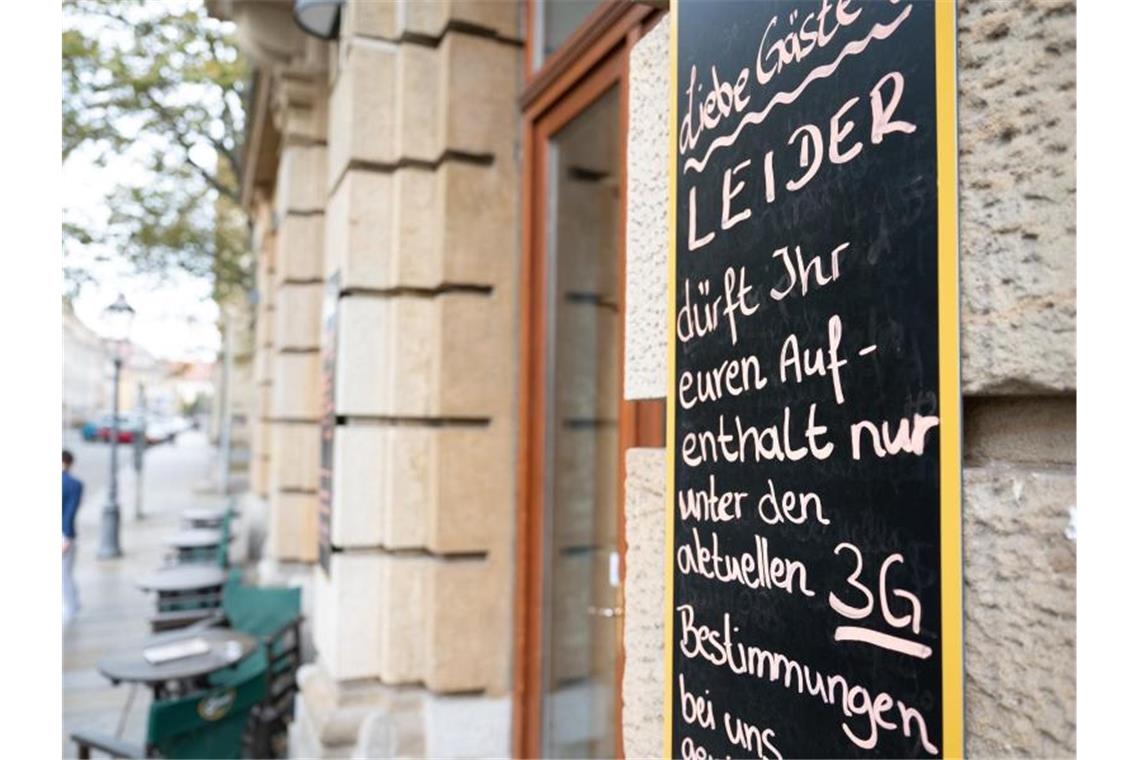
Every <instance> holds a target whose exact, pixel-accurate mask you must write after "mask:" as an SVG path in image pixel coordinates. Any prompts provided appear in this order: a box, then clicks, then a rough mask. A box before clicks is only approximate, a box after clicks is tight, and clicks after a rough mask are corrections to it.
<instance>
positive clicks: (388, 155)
mask: <svg viewBox="0 0 1140 760" xmlns="http://www.w3.org/2000/svg"><path fill="white" fill-rule="evenodd" d="M398 48H399V46H398V45H396V44H395V43H392V42H385V41H382V40H371V39H365V38H361V37H355V38H352V39H350V40H348V41H346V42H345V43H343V50H342V57H341V66H340V71H339V74H338V76H337V80H336V84H335V85H334V86H333V89H332V95H331V96H330V99H329V159H328V174H327V177H328V187H330V188H331V187H335V186H336V183H337V181H338V180H339V179H340V177H341V175H342V174H343V173H344V171H345V169H346V168H347V167H348V164H349V162H350V161H364V162H372V163H381V164H392V163H394V162H395V160H396V151H395V146H396V109H395V92H396V91H395V87H396V53H397V50H398Z"/></svg>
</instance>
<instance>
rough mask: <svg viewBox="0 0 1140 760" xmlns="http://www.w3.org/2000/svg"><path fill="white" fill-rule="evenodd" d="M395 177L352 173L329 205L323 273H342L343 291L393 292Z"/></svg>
mask: <svg viewBox="0 0 1140 760" xmlns="http://www.w3.org/2000/svg"><path fill="white" fill-rule="evenodd" d="M392 185H393V176H392V175H391V174H389V173H386V172H376V171H367V170H351V171H349V172H348V173H347V174H345V175H344V178H343V179H342V180H341V182H340V185H339V186H338V187H337V188H336V190H335V192H334V193H333V195H332V197H331V198H330V199H329V207H328V215H327V219H326V221H325V271H326V274H328V275H330V276H331V275H332V274H333V273H335V272H337V271H339V272H340V275H341V279H340V284H341V287H342V288H388V287H391V285H392V282H391V271H392V250H393V248H394V247H395V234H394V229H393V214H392V206H393V203H394V201H395V195H394V193H393V187H392Z"/></svg>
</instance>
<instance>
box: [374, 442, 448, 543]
mask: <svg viewBox="0 0 1140 760" xmlns="http://www.w3.org/2000/svg"><path fill="white" fill-rule="evenodd" d="M439 432H440V431H439V428H434V427H420V426H415V427H412V426H404V425H401V426H397V427H393V428H389V429H388V430H387V431H386V433H387V435H386V436H385V443H386V444H387V446H386V447H385V451H384V460H383V462H384V463H383V465H382V466H383V469H384V471H385V472H386V473H387V474H388V477H387V478H386V479H385V481H384V482H383V483H381V484H380V485H381V489H382V499H383V507H382V514H383V517H384V544H385V545H386V546H388V547H390V548H392V549H409V548H421V547H423V546H424V545H425V544H426V543H427V528H428V520H429V509H430V508H431V506H432V505H433V504H434V502H435V501H436V499H437V494H438V493H439V485H440V483H439V480H438V478H439V473H438V472H437V469H436V466H437V459H436V455H437V452H438V444H439Z"/></svg>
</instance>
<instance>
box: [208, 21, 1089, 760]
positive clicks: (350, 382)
mask: <svg viewBox="0 0 1140 760" xmlns="http://www.w3.org/2000/svg"><path fill="white" fill-rule="evenodd" d="M209 5H210V7H211V9H212V12H213V13H214V14H215V15H218V16H220V17H223V18H228V19H231V20H233V21H234V22H235V23H236V25H237V30H238V37H239V39H240V41H241V44H242V46H243V49H244V50H245V52H246V53H247V54H248V55H249V57H250V58H251V60H253V61H254V63H255V64H256V67H257V70H256V75H255V78H254V82H253V88H252V92H251V96H250V99H249V106H250V112H249V114H248V134H247V144H246V147H245V161H244V167H245V176H244V177H243V178H242V179H243V203H244V204H245V206H246V208H247V210H248V211H249V213H250V215H251V217H252V219H253V220H254V233H253V243H254V248H255V252H256V254H257V260H258V273H257V288H258V299H257V303H256V306H255V309H256V314H255V320H254V327H253V332H252V335H253V349H252V356H251V364H250V366H251V377H252V380H251V382H250V383H249V384H248V385H247V386H246V387H247V389H248V390H247V398H246V399H245V401H244V402H243V403H245V404H246V408H247V409H248V412H247V414H248V420H249V423H250V424H249V441H250V466H251V469H250V491H249V494H248V495H247V500H248V509H249V510H250V512H249V513H250V514H257V513H259V512H260V511H263V512H264V513H265V514H266V516H267V517H266V519H267V522H268V542H267V544H266V558H265V561H264V562H263V563H262V566H261V572H262V577H263V578H264V579H267V580H269V579H281V578H285V579H290V580H291V582H294V583H297V584H301V585H303V586H304V587H305V589H306V592H305V600H306V602H305V603H306V605H307V607H308V610H307V619H308V621H309V623H310V625H311V633H312V637H313V646H314V648H315V657H314V659H313V662H312V663H311V664H310V665H308V666H307V667H306V668H305V670H304V673H303V677H302V691H301V696H300V699H299V700H298V703H297V715H296V720H295V721H294V723H293V726H292V729H291V752H292V753H293V755H294V756H297V757H341V756H345V757H346V756H349V755H352V754H353V753H356V755H357V756H388V755H393V754H394V755H429V756H436V757H442V756H457V755H465V756H503V755H511V754H513V755H518V756H535V755H547V756H571V755H590V756H610V755H620V754H623V753H624V754H625V755H627V756H629V757H643V756H656V755H657V754H658V753H659V752H660V746H661V744H660V741H661V730H662V729H661V720H662V694H663V683H662V677H663V675H662V674H663V664H662V663H663V648H664V642H663V640H662V635H663V634H662V629H663V626H662V610H663V609H664V603H663V593H664V577H663V568H664V567H665V562H664V557H663V555H662V552H663V545H664V515H665V513H664V510H665V504H666V501H665V495H664V487H665V485H664V484H665V474H664V461H665V459H664V450H663V449H662V448H661V447H662V446H663V443H664V429H663V398H664V396H665V392H666V391H665V389H666V374H665V373H666V369H665V368H666V345H665V344H666V329H665V325H666V322H665V320H666V310H667V309H666V260H667V205H668V179H667V178H668V171H667V161H668V144H667V137H666V135H667V132H668V130H667V114H668V101H669V92H668V81H669V75H668V65H669V54H668V24H667V23H664V22H663V21H662V19H663V18H665V14H664V13H663V11H662V6H665V5H667V4H666V3H664V2H655V3H635V2H625V1H619V2H600V3H589V2H559V1H557V0H529V1H528V2H517V3H516V2H506V1H490V2H466V1H464V0H441V1H440V2H430V3H429V2H423V3H420V2H392V3H387V2H370V1H369V0H347V2H345V3H343V4H341V6H340V9H339V25H338V26H337V27H335V28H334V29H333V37H334V39H332V40H330V41H323V40H320V39H317V38H315V37H313V36H310V35H307V34H305V33H303V32H302V31H301V30H300V29H299V28H298V26H297V25H296V24H295V22H294V20H293V6H294V3H292V2H287V1H284V0H282V1H281V2H264V1H259V2H255V1H254V0H212V2H210V3H209ZM1074 14H1075V11H1074V9H1073V7H1072V5H1070V4H1065V3H1054V4H1051V5H1050V6H1049V7H1039V6H1037V5H1035V4H1032V3H1029V2H1018V3H1016V4H1014V3H1008V2H1005V1H1004V0H1000V1H999V0H975V1H974V2H961V3H960V4H959V20H958V42H959V52H958V58H959V67H960V68H959V97H960V100H959V115H960V117H959V118H960V127H959V130H960V136H959V144H960V156H959V158H960V164H961V169H960V172H961V190H960V199H961V200H960V217H961V268H962V323H963V336H962V345H963V355H962V387H963V393H964V397H963V405H964V431H965V462H964V467H965V476H964V495H965V504H964V515H965V517H964V519H965V525H964V541H965V557H966V560H965V588H966V598H965V617H966V637H965V639H966V643H965V647H966V653H965V654H966V657H965V661H966V670H967V685H966V690H967V691H966V712H967V715H966V731H967V747H968V748H969V749H970V751H971V752H973V753H976V754H979V755H993V754H1011V753H1017V754H1028V755H1035V756H1041V755H1049V756H1055V755H1066V754H1072V753H1074V752H1075V653H1074V638H1075V545H1074V543H1073V541H1072V540H1071V539H1070V538H1067V537H1066V527H1067V526H1068V524H1069V521H1070V519H1071V518H1070V514H1071V510H1072V509H1073V508H1074V505H1075V409H1076V395H1075V394H1076V370H1075V329H1074V325H1075V289H1074V286H1073V269H1074V245H1075V243H1074V237H1075V168H1074V157H1073V144H1074V129H1075V102H1074V87H1075V60H1074V49H1075V18H1074ZM322 346H323V347H324V351H325V355H324V356H323V357H322ZM240 387H241V385H240V384H238V383H236V382H235V383H234V385H233V388H234V389H235V393H237V392H238V389H239V388H240ZM1046 653H1047V654H1046Z"/></svg>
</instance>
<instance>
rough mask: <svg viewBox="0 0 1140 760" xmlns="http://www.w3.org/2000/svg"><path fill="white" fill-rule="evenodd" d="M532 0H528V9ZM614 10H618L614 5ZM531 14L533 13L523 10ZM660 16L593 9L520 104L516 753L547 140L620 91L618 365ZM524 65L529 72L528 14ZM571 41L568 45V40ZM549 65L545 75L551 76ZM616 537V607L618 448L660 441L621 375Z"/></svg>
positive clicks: (524, 695)
mask: <svg viewBox="0 0 1140 760" xmlns="http://www.w3.org/2000/svg"><path fill="white" fill-rule="evenodd" d="M530 6H531V3H530V2H528V10H529V9H530ZM615 8H616V9H617V11H620V13H618V12H616V11H615ZM529 15H530V16H531V17H533V14H529ZM659 18H660V14H659V13H656V12H655V11H654V10H653V9H652V8H650V7H648V6H645V5H635V4H630V3H625V2H621V3H615V4H613V5H603V6H601V7H599V8H598V9H596V11H595V12H594V13H593V14H591V16H590V17H589V18H588V19H587V21H586V23H584V24H583V27H582V28H580V29H579V30H578V31H577V32H575V34H574V35H572V36H571V38H570V40H568V42H567V44H566V45H564V46H563V48H561V49H560V50H559V51H558V52H557V53H556V54H554V55H552V56H551V58H550V59H549V60H548V61H547V62H546V64H545V65H544V66H543V68H542V69H541V70H540V71H538V72H537V73H535V74H533V75H528V86H527V88H526V90H525V91H524V93H523V96H522V98H521V99H520V105H521V106H522V107H523V109H524V112H523V171H522V175H523V203H522V213H523V218H522V221H523V224H522V229H523V241H522V242H523V257H522V277H521V282H520V301H521V307H520V316H521V319H520V337H521V346H520V385H519V387H520V393H519V455H518V482H517V496H518V498H517V504H518V508H517V523H516V555H515V556H516V561H515V568H516V572H515V577H516V590H515V669H514V670H515V673H514V694H513V703H514V704H513V708H514V709H513V726H512V744H513V751H514V754H515V756H516V757H538V756H539V755H540V753H541V736H542V734H541V731H542V670H543V668H542V666H543V662H542V636H543V628H542V622H543V621H542V618H543V614H542V613H543V598H542V595H543V584H544V577H543V570H544V568H543V564H542V560H543V552H544V540H543V533H544V528H545V525H544V514H543V511H544V510H543V485H544V479H545V461H544V459H545V457H544V455H545V435H546V429H545V427H546V424H545V423H546V409H545V406H546V398H545V385H544V382H545V373H546V350H547V347H546V337H547V325H546V315H545V310H546V305H547V304H546V284H547V272H546V258H547V250H546V232H547V229H546V216H547V202H548V198H547V194H546V190H547V184H546V183H547V168H548V167H547V163H546V162H547V151H546V145H547V143H548V141H549V139H550V137H551V136H553V135H554V134H556V133H557V132H558V131H559V130H560V129H562V128H563V127H564V126H565V125H566V124H568V123H569V122H570V121H571V120H572V119H574V118H575V117H577V116H578V115H579V114H581V113H582V112H583V111H584V110H585V109H586V108H588V107H589V106H590V105H591V104H592V103H594V102H595V101H596V100H597V99H598V98H599V97H601V96H602V95H603V94H605V93H606V92H607V91H609V90H610V88H612V87H615V86H616V87H617V88H618V92H619V99H620V104H619V127H618V129H619V133H620V134H619V135H618V140H619V145H620V155H621V160H620V161H619V180H618V182H619V198H620V204H621V208H620V210H619V216H618V218H619V223H618V252H617V255H618V280H619V281H618V303H619V316H620V319H619V321H618V336H617V339H618V341H619V372H621V373H622V374H623V375H624V366H625V364H624V362H625V350H624V345H625V334H624V333H625V218H626V204H625V189H626V176H625V174H626V169H625V165H626V162H625V156H626V135H627V132H628V125H627V121H628V112H629V108H628V105H629V51H630V49H631V48H632V47H633V44H634V43H635V42H636V41H637V40H638V39H639V38H640V37H641V36H642V35H643V34H644V33H645V31H647V30H648V29H649V28H650V27H651V26H652V25H653V24H654V23H656V21H657V20H658V19H659ZM527 28H528V52H527V61H526V67H527V71H528V73H529V71H530V68H529V67H530V53H529V46H530V44H532V43H531V42H530V41H529V38H530V34H529V32H530V29H531V25H530V23H529V20H528V25H527ZM571 43H574V44H573V46H572V45H571ZM551 72H554V73H553V74H551ZM618 394H619V404H620V406H619V421H618V441H619V444H618V449H619V461H618V493H617V494H616V496H617V500H618V501H617V510H616V511H617V520H618V526H617V531H618V533H617V535H618V552H619V573H620V584H619V587H618V590H617V599H618V608H619V609H624V605H625V598H624V597H625V595H624V586H625V551H626V544H625V498H624V486H625V451H626V449H628V448H629V447H631V446H638V445H641V446H661V445H664V438H665V431H664V405H663V402H661V401H648V402H645V401H641V402H631V401H626V400H625V397H624V378H623V377H621V376H619V379H618ZM623 634H624V625H622V624H619V625H618V638H617V642H616V648H617V656H616V660H617V661H616V666H615V673H614V689H615V692H614V697H615V698H614V707H615V710H614V721H615V742H616V753H617V755H618V756H619V757H620V756H622V755H623V754H624V752H623V746H622V720H621V714H622V710H621V683H622V677H623V672H624V666H625V650H624V642H623Z"/></svg>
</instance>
